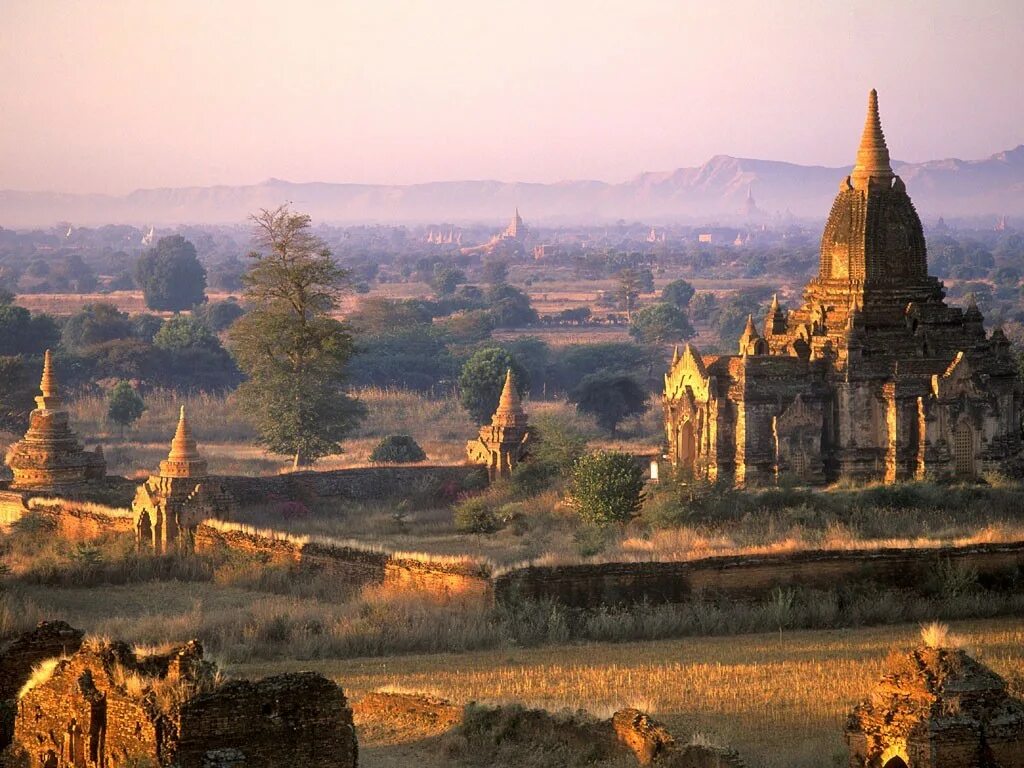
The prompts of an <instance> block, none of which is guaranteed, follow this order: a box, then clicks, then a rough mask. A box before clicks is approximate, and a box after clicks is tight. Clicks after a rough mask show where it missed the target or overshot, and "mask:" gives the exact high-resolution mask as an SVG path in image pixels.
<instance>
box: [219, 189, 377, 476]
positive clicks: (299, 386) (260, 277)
mask: <svg viewBox="0 0 1024 768" xmlns="http://www.w3.org/2000/svg"><path fill="white" fill-rule="evenodd" d="M252 221H253V224H254V239H255V242H256V244H257V246H258V247H259V248H260V249H261V250H260V251H257V252H253V253H252V254H250V258H251V259H252V267H251V268H250V269H249V271H248V273H246V275H245V277H244V281H245V299H246V304H247V305H249V306H250V307H251V309H250V310H249V312H247V313H246V314H245V315H244V316H243V317H241V318H239V319H238V320H237V321H236V322H235V324H234V325H232V326H231V330H230V332H229V338H230V340H231V349H232V352H233V354H234V355H235V358H236V360H237V361H238V365H239V367H240V368H241V369H242V370H243V371H244V372H245V373H246V374H247V375H248V377H249V378H248V380H247V381H245V382H243V384H242V385H241V386H240V387H239V389H238V398H239V402H240V404H241V406H242V408H243V409H244V411H245V412H246V413H248V414H250V415H251V418H252V420H253V423H254V424H255V426H256V429H257V432H258V436H259V437H258V439H259V442H260V443H261V444H262V445H265V446H266V447H267V448H269V449H270V450H272V451H275V452H277V453H287V454H291V455H292V456H293V457H294V459H293V466H294V467H296V468H298V467H302V466H308V465H309V464H311V463H312V462H314V461H315V460H316V459H318V458H321V457H322V456H329V455H331V454H335V453H339V452H340V451H341V440H342V439H343V438H344V437H345V436H346V435H347V434H348V433H349V432H350V431H351V430H352V429H353V428H354V427H355V425H356V424H357V423H358V421H359V419H360V418H361V417H362V415H363V413H364V408H363V406H362V404H360V403H359V402H358V401H357V400H355V399H354V398H352V397H351V396H350V395H349V393H348V392H347V390H346V382H347V375H346V373H347V371H346V368H347V366H348V362H349V359H350V358H351V357H352V354H353V342H352V335H351V333H350V332H349V329H348V326H346V325H345V324H344V323H342V322H340V321H338V320H336V319H334V318H333V317H331V313H332V312H334V311H335V310H336V309H337V307H338V298H339V295H340V293H341V291H342V289H343V287H344V286H345V284H346V281H347V273H346V272H345V270H343V269H341V268H340V267H339V266H338V265H337V264H336V263H335V262H334V259H333V258H332V256H331V252H330V250H329V249H328V248H327V245H326V243H324V241H323V240H321V239H320V238H319V237H317V236H316V235H315V234H313V232H312V231H311V230H310V218H309V216H307V215H305V214H300V213H293V212H292V211H291V210H289V208H288V206H287V205H283V206H281V207H280V208H277V209H275V210H272V211H271V210H266V209H264V210H262V211H261V212H260V213H258V214H256V215H255V216H253V217H252Z"/></svg>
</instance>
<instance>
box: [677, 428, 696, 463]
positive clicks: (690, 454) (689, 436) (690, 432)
mask: <svg viewBox="0 0 1024 768" xmlns="http://www.w3.org/2000/svg"><path fill="white" fill-rule="evenodd" d="M676 456H677V457H678V459H679V466H680V467H683V468H684V469H687V470H690V471H693V466H694V463H695V462H696V460H697V438H696V434H695V432H694V429H693V421H692V420H690V419H687V420H686V421H684V422H683V423H682V424H680V425H679V432H678V433H677V434H676Z"/></svg>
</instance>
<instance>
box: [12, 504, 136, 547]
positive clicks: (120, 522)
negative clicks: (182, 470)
mask: <svg viewBox="0 0 1024 768" xmlns="http://www.w3.org/2000/svg"><path fill="white" fill-rule="evenodd" d="M27 508H28V510H29V511H30V512H33V513H35V514H37V515H39V516H41V517H43V518H46V519H48V520H50V521H52V523H53V526H54V532H55V533H56V534H57V535H58V536H60V537H61V538H64V539H69V540H71V541H91V540H93V539H98V538H100V537H102V536H106V535H110V534H117V533H130V532H131V531H132V530H133V527H134V525H133V522H132V515H131V512H129V511H128V510H127V509H120V508H118V507H108V506H105V505H103V504H97V503H95V502H90V501H74V500H71V499H59V498H32V499H29V500H28V503H27Z"/></svg>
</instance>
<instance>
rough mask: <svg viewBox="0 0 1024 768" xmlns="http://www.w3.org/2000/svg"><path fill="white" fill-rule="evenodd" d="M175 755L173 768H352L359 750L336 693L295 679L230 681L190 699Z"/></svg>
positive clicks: (321, 682)
mask: <svg viewBox="0 0 1024 768" xmlns="http://www.w3.org/2000/svg"><path fill="white" fill-rule="evenodd" d="M239 724H244V727H239ZM174 754H175V764H176V765H177V766H179V768H208V767H209V766H214V765H222V766H241V765H244V766H245V767H246V768H292V767H294V768H355V766H356V764H357V756H358V748H357V746H356V734H355V728H354V727H353V725H352V710H351V709H349V706H348V702H347V701H346V700H345V694H344V693H343V692H342V690H341V688H340V687H338V686H337V685H336V684H335V683H333V682H331V681H330V680H328V679H327V678H325V677H323V676H321V675H319V674H317V673H315V672H300V673H297V674H287V675H279V676H277V677H268V678H265V679H263V680H259V681H257V682H250V681H248V680H238V681H233V682H229V683H226V684H225V685H223V686H221V687H220V688H218V689H217V690H216V691H213V692H211V693H206V694H202V695H200V696H197V697H195V698H193V699H191V700H189V701H188V702H186V703H185V705H184V706H183V707H182V708H181V710H180V712H179V716H178V739H177V743H176V745H175V747H174Z"/></svg>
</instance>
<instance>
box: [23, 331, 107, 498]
mask: <svg viewBox="0 0 1024 768" xmlns="http://www.w3.org/2000/svg"><path fill="white" fill-rule="evenodd" d="M39 389H40V394H39V396H38V397H36V408H35V410H34V411H32V413H30V414H29V420H28V431H27V432H26V433H25V437H23V438H22V439H21V440H19V441H18V442H16V443H15V444H14V445H12V446H11V447H10V449H9V450H8V452H7V465H8V466H9V467H10V468H11V471H12V472H13V473H14V480H13V482H11V484H10V489H11V490H15V491H35V492H40V493H52V494H56V493H76V492H79V491H82V490H85V489H86V487H87V486H89V485H92V484H95V483H98V482H102V480H103V478H104V477H105V476H106V470H107V465H106V461H105V460H104V458H103V449H102V448H100V447H98V446H97V448H96V450H95V451H94V452H90V451H86V450H85V449H84V448H83V447H82V444H81V443H80V442H79V441H78V436H77V435H76V434H75V433H74V431H73V430H72V429H71V427H70V425H69V424H68V412H67V410H66V409H64V407H63V405H64V404H63V401H62V400H61V398H60V393H59V390H58V386H57V377H56V375H55V374H54V372H53V361H52V357H51V355H50V350H46V355H45V357H44V358H43V377H42V381H41V382H40V384H39Z"/></svg>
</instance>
